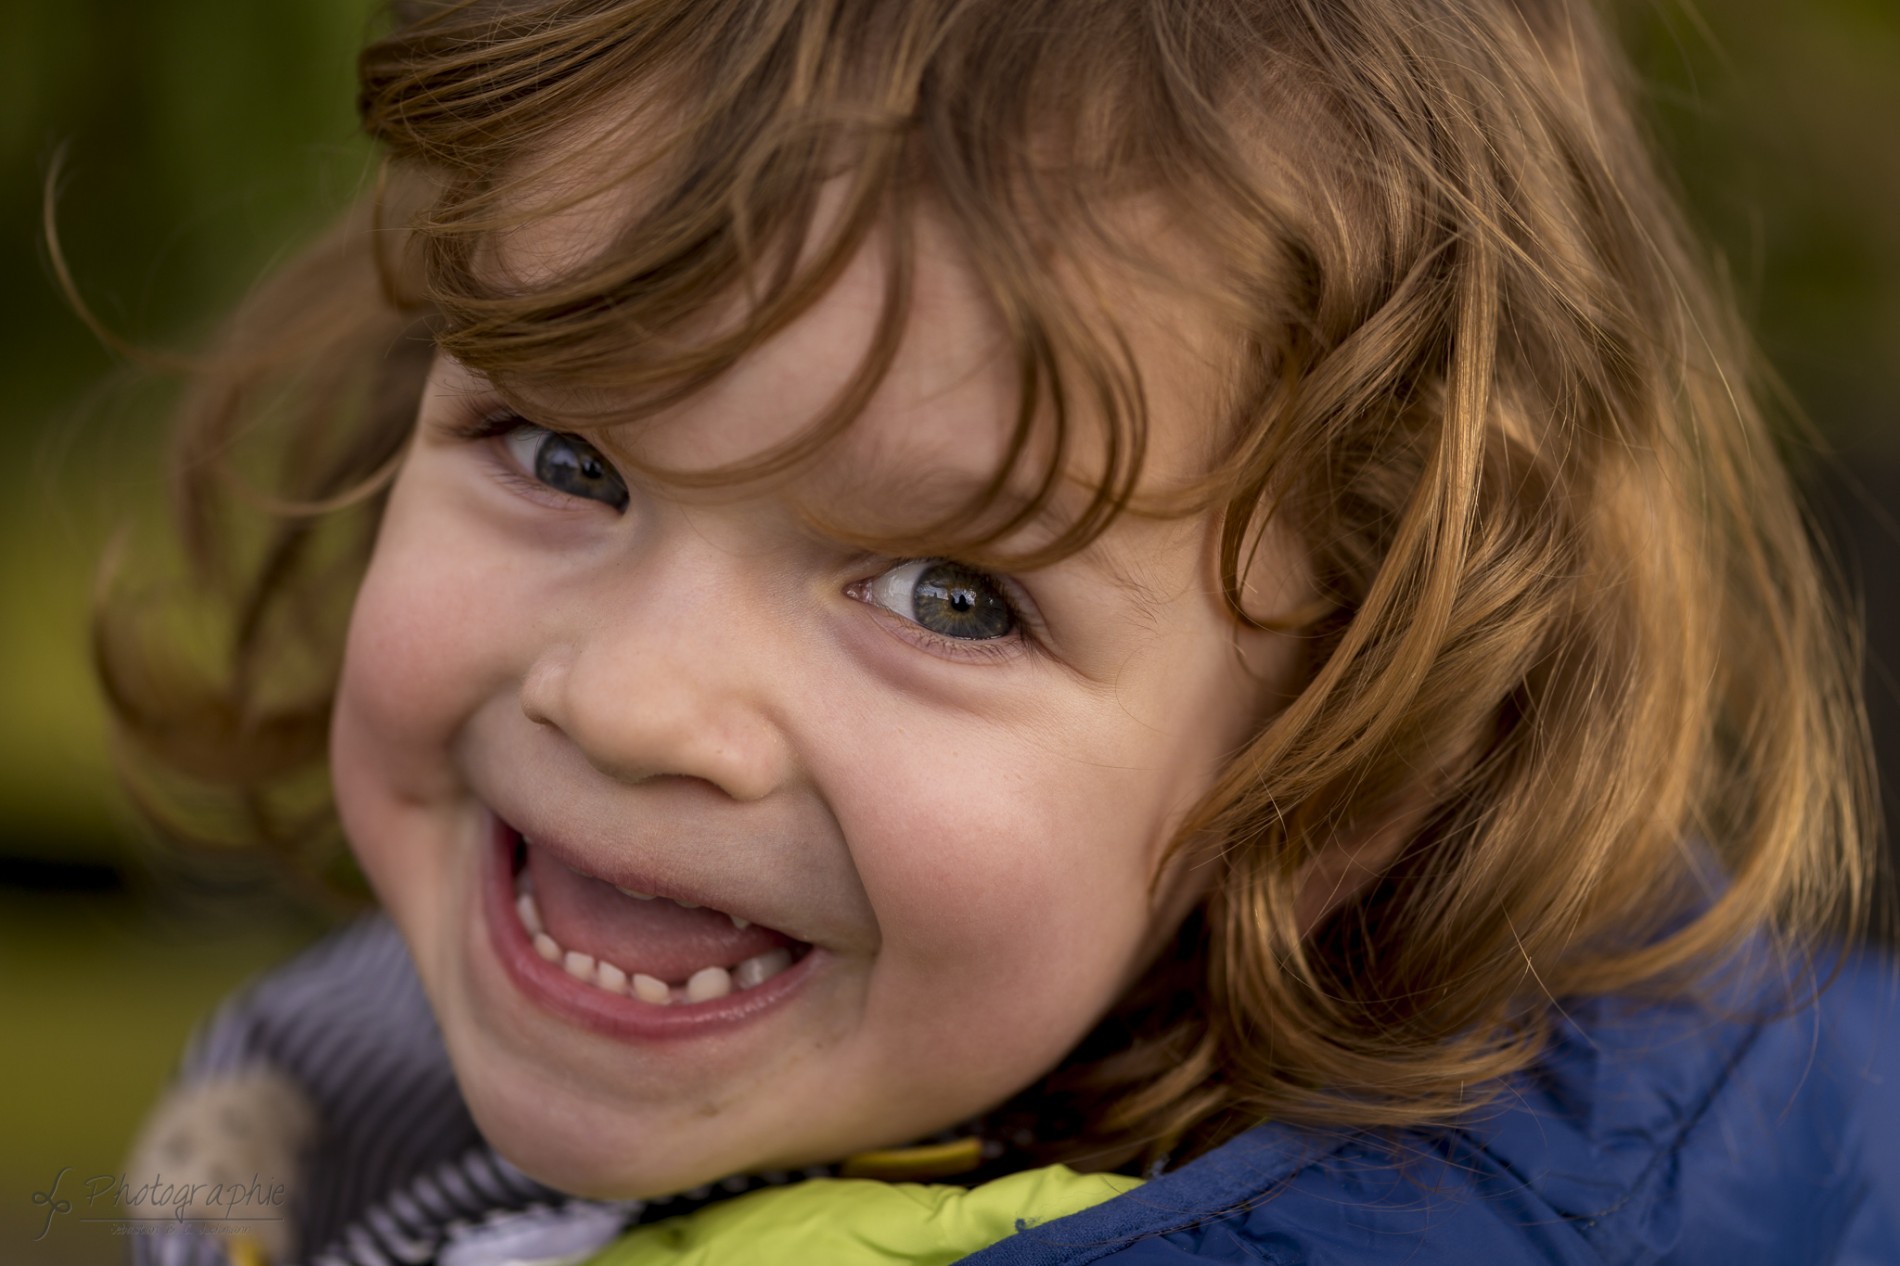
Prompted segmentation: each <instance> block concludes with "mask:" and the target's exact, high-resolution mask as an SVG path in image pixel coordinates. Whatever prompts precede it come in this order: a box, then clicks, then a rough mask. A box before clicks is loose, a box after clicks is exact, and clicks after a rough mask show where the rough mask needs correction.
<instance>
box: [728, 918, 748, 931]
mask: <svg viewBox="0 0 1900 1266" xmlns="http://www.w3.org/2000/svg"><path fill="white" fill-rule="evenodd" d="M726 917H727V918H728V919H731V920H732V926H733V927H736V928H738V929H739V930H740V931H741V932H743V931H745V930H746V929H747V928H749V927H751V926H752V920H750V919H742V918H740V917H739V916H738V915H736V914H729V915H727V916H726Z"/></svg>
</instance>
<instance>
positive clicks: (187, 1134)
mask: <svg viewBox="0 0 1900 1266" xmlns="http://www.w3.org/2000/svg"><path fill="white" fill-rule="evenodd" d="M316 1124H317V1114H316V1110H315V1108H314V1107H312V1105H311V1103H310V1101H309V1099H307V1098H306V1097H305V1096H304V1094H303V1092H302V1090H300V1089H299V1088H298V1086H297V1085H296V1083H295V1082H293V1081H291V1080H290V1078H288V1077H286V1076H284V1075H283V1074H282V1073H280V1072H277V1071H276V1070H274V1069H271V1068H266V1067H262V1066H258V1067H252V1068H247V1069H244V1070H241V1071H239V1072H235V1073H232V1074H230V1075H228V1076H222V1077H217V1078H213V1079H209V1080H206V1081H201V1082H197V1083H195V1084H192V1085H187V1086H178V1087H175V1088H173V1089H172V1090H171V1091H169V1092H168V1093H167V1094H166V1095H165V1096H164V1098H162V1099H160V1100H159V1102H158V1106H157V1107H156V1108H155V1109H153V1111H152V1113H151V1115H150V1116H149V1117H148V1118H147V1119H146V1122H145V1127H144V1128H143V1129H142V1130H140V1131H139V1135H138V1138H137V1140H136V1141H135V1142H134V1143H133V1145H132V1151H131V1154H130V1156H129V1158H128V1159H127V1161H126V1167H125V1174H124V1186H123V1187H122V1188H121V1192H120V1204H121V1213H122V1214H123V1216H125V1217H131V1218H154V1219H156V1218H166V1219H174V1218H176V1217H177V1216H178V1215H179V1213H180V1211H181V1210H182V1213H183V1216H184V1217H185V1218H186V1219H188V1220H192V1221H207V1222H212V1223H214V1225H213V1226H212V1227H210V1228H208V1229H212V1230H214V1231H216V1232H217V1233H218V1234H220V1235H226V1236H230V1237H231V1240H232V1245H231V1247H232V1249H233V1256H234V1260H242V1259H243V1258H244V1257H245V1256H246V1255H247V1252H248V1249H247V1243H246V1242H247V1241H248V1242H249V1243H250V1244H254V1245H255V1246H256V1247H257V1248H258V1249H261V1250H262V1251H263V1252H264V1254H265V1255H266V1256H267V1257H268V1259H269V1260H270V1261H273V1262H282V1261H287V1260H289V1259H290V1258H291V1257H292V1256H293V1254H294V1253H295V1250H296V1247H297V1244H296V1226H295V1223H294V1222H293V1221H292V1219H291V1206H292V1204H293V1203H294V1202H295V1201H296V1199H297V1194H298V1193H297V1183H298V1178H299V1174H298V1172H297V1171H298V1159H299V1157H300V1156H301V1155H302V1153H303V1151H304V1148H305V1146H306V1145H307V1144H308V1143H309V1141H310V1139H311V1136H312V1134H313V1133H314V1132H315V1130H316Z"/></svg>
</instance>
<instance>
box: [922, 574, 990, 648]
mask: <svg viewBox="0 0 1900 1266" xmlns="http://www.w3.org/2000/svg"><path fill="white" fill-rule="evenodd" d="M912 594H913V597H912V599H911V608H912V613H913V618H914V619H916V621H917V623H919V624H921V625H923V626H924V627H925V628H927V629H929V630H930V631H931V632H933V633H936V634H938V635H940V636H943V637H954V638H961V639H963V640H965V641H990V640H993V639H995V638H999V637H1007V636H1008V635H1009V633H1010V631H1011V630H1012V629H1014V628H1015V627H1016V617H1015V614H1014V613H1013V612H1011V611H1010V609H1009V603H1008V602H1007V601H1006V600H1005V599H1004V598H1003V595H1002V594H1001V593H999V592H998V591H997V589H996V586H995V584H994V583H992V582H991V581H990V580H989V578H988V577H986V576H984V575H983V573H981V572H977V571H971V570H970V569H969V568H967V567H962V566H959V565H958V564H956V563H948V562H944V563H936V564H933V565H932V566H930V567H927V568H925V569H924V571H923V573H922V574H921V575H919V576H918V577H917V585H916V588H915V589H914V590H912Z"/></svg>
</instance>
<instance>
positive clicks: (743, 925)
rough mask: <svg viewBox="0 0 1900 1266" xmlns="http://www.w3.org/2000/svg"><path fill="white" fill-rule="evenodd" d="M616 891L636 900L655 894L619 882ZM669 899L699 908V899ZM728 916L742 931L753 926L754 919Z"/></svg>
mask: <svg viewBox="0 0 1900 1266" xmlns="http://www.w3.org/2000/svg"><path fill="white" fill-rule="evenodd" d="M614 891H615V892H618V893H620V894H621V895H622V896H627V897H632V898H633V899H634V900H635V901H651V900H653V894H652V893H650V892H635V891H634V890H633V889H631V888H622V887H621V886H620V885H619V884H615V885H614ZM667 900H668V901H671V902H672V903H673V904H674V905H676V906H678V907H679V908H680V909H682V910H697V909H699V902H697V901H681V900H680V899H679V898H678V897H668V898H667ZM726 917H727V918H728V919H731V920H732V926H733V927H736V928H738V929H739V930H740V931H741V932H743V931H745V930H746V929H747V928H749V927H751V926H752V920H750V919H742V918H740V917H739V916H738V915H736V914H729V915H727V916H726Z"/></svg>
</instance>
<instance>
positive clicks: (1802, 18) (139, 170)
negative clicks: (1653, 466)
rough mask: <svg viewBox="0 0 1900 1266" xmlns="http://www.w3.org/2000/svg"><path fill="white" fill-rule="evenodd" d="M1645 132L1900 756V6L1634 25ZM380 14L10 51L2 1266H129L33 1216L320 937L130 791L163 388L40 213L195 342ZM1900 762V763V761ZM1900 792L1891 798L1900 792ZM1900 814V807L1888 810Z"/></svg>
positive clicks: (205, 0) (1874, 4)
mask: <svg viewBox="0 0 1900 1266" xmlns="http://www.w3.org/2000/svg"><path fill="white" fill-rule="evenodd" d="M1619 15H1620V20H1621V21H1622V23H1623V25H1624V27H1625V29H1626V32H1627V36H1628V40H1629V43H1630V46H1631V48H1632V51H1633V53H1634V55H1635V57H1636V59H1637V61H1638V64H1639V66H1640V68H1641V70H1642V72H1643V76H1644V80H1645V82H1646V84H1647V85H1648V88H1647V107H1648V111H1649V115H1650V117H1651V119H1652V120H1653V123H1654V126H1655V128H1656V130H1657V133H1658V136H1659V138H1660V139H1661V141H1662V143H1663V146H1664V148H1665V150H1666V151H1667V153H1668V155H1669V156H1670V158H1671V159H1672V161H1673V162H1674V164H1675V166H1676V168H1677V170H1678V171H1679V172H1680V173H1681V179H1682V182H1683V184H1684V186H1685V189H1686V191H1687V194H1688V197H1689V200H1690V203H1691V207H1692V212H1693V214H1694V216H1695V218H1696V219H1697V220H1698V221H1699V223H1700V224H1701V225H1702V226H1703V227H1704V228H1705V229H1706V230H1707V231H1708V233H1709V234H1710V235H1711V237H1712V238H1713V240H1714V241H1716V242H1717V244H1718V245H1719V246H1720V248H1721V250H1722V252H1723V254H1724V256H1725V257H1726V259H1727V260H1728V262H1729V265H1730V268H1731V271H1732V272H1733V274H1734V277H1735V280H1736V285H1737V288H1738V289H1739V291H1740V292H1741V293H1742V295H1743V296H1744V299H1745V302H1746V303H1747V305H1748V308H1749V314H1750V316H1751V319H1752V320H1753V322H1754V325H1755V327H1756V329H1757V330H1758V332H1759V334H1760V337H1761V340H1762V342H1763V344H1764V346H1765V347H1766V349H1767V351H1768V353H1769V356H1770V358H1771V359H1772V361H1773V362H1774V364H1775V365H1776V366H1777V367H1778V368H1779V370H1780V371H1781V373H1782V375H1783V376H1784V377H1785V379H1786V380H1787V381H1788V383H1789V384H1790V386H1791V387H1792V389H1793V391H1794V394H1795V396H1796V397H1797V398H1798V399H1799V400H1800V401H1801V402H1802V404H1803V406H1804V407H1805V408H1806V410H1807V412H1808V413H1809V414H1810V415H1811V416H1812V418H1813V419H1814V421H1815V422H1816V424H1817V425H1818V427H1819V428H1820V430H1821V432H1822V433H1823V434H1824V435H1825V437H1826V440H1827V443H1826V445H1825V447H1826V448H1828V449H1831V450H1832V453H1831V455H1830V454H1826V453H1809V454H1805V455H1803V460H1804V461H1805V463H1806V466H1807V472H1806V473H1807V475H1808V477H1809V479H1810V481H1811V483H1812V484H1813V485H1814V486H1815V487H1816V489H1817V493H1818V496H1819V497H1820V499H1821V501H1822V506H1821V514H1822V518H1823V520H1824V521H1825V522H1826V523H1827V524H1828V526H1829V527H1830V529H1831V530H1832V531H1833V532H1834V533H1835V535H1836V537H1837V538H1838V540H1839V542H1840V545H1841V549H1842V552H1843V554H1844V555H1845V556H1846V558H1847V561H1848V564H1849V566H1850V569H1851V570H1852V571H1853V572H1854V573H1855V574H1856V576H1857V578H1858V583H1859V586H1860V590H1861V592H1862V594H1863V597H1864V602H1865V605H1866V608H1867V616H1868V620H1869V624H1870V627H1871V629H1872V637H1873V641H1874V648H1875V657H1876V663H1875V665H1874V667H1873V670H1872V676H1873V680H1872V682H1871V686H1872V691H1871V694H1872V706H1873V709H1874V713H1875V724H1876V727H1877V730H1878V731H1879V732H1880V734H1881V737H1882V740H1883V742H1884V743H1885V745H1886V749H1887V750H1888V751H1894V750H1897V749H1900V706H1897V705H1896V700H1897V699H1900V691H1896V689H1895V686H1894V679H1895V675H1894V672H1893V667H1894V666H1896V665H1900V585H1897V584H1896V581H1895V577H1896V576H1900V529H1897V528H1896V526H1895V517H1896V515H1900V139H1896V135H1895V134H1896V131H1900V5H1896V4H1894V3H1893V0H1807V2H1806V3H1802V4H1794V3H1790V2H1789V0H1722V3H1721V5H1720V7H1719V8H1717V7H1714V6H1711V7H1709V8H1708V9H1705V10H1701V11H1696V10H1692V9H1689V8H1686V7H1684V6H1681V5H1679V4H1675V3H1672V2H1668V0H1623V3H1622V4H1621V5H1620V6H1619ZM372 27H373V17H372V13H371V4H370V3H369V0H275V2H274V3H271V4H268V5H256V4H254V5H235V4H230V3H228V2H227V3H217V2H214V0H163V3H159V4H151V3H144V4H141V3H133V2H132V0H11V2H10V4H9V5H8V7H7V11H6V23H5V29H6V38H5V39H4V40H0V171H3V173H4V175H3V177H0V295H4V301H5V305H6V307H5V317H4V321H5V332H6V337H5V339H4V340H3V341H0V357H4V378H3V379H0V381H4V383H5V385H6V387H7V390H8V393H9V408H8V409H7V410H6V412H5V413H4V415H0V428H4V429H3V430H0V436H3V437H4V439H5V440H6V441H7V443H8V448H9V451H10V452H11V460H10V461H7V462H5V463H0V577H4V584H3V585H0V665H4V669H0V692H4V693H3V694H0V717H4V718H5V724H4V725H0V1261H6V1262H29V1263H81V1262H107V1261H114V1260H117V1258H118V1257H119V1255H120V1247H121V1245H120V1242H119V1241H117V1240H115V1239H114V1238H113V1237H112V1236H111V1235H110V1233H109V1229H108V1228H106V1227H103V1226H96V1225H80V1224H78V1223H76V1221H75V1220H74V1219H71V1218H64V1219H61V1220H59V1221H58V1222H56V1223H55V1224H54V1225H53V1226H52V1228H51V1230H50V1232H49V1233H48V1234H47V1235H46V1237H45V1238H44V1239H40V1240H37V1241H36V1240H35V1239H34V1237H35V1236H36V1235H37V1234H38V1233H39V1232H40V1229H41V1226H42V1224H43V1223H44V1221H45V1209H44V1208H43V1207H42V1206H38V1205H35V1204H34V1203H33V1202H32V1199H31V1197H32V1194H33V1193H35V1192H40V1191H44V1190H45V1189H46V1187H47V1185H48V1184H49V1183H50V1182H51V1181H52V1178H53V1176H54V1174H55V1173H56V1172H57V1171H58V1170H59V1169H60V1168H62V1167H65V1166H72V1167H73V1169H74V1173H75V1174H92V1173H101V1172H106V1171H110V1170H113V1169H115V1168H116V1167H117V1165H118V1163H119V1158H120V1155H121V1153H122V1151H123V1149H124V1147H125V1144H126V1142H127V1140H128V1138H129V1135H130V1132H131V1131H132V1130H133V1129H134V1128H135V1126H136V1123H137V1121H138V1119H139V1114H140V1112H141V1111H142V1109H143V1107H144V1105H146V1104H148V1103H149V1102H150V1100H151V1099H152V1097H153V1095H154V1094H155V1093H156V1091H157V1090H158V1088H159V1086H160V1085H161V1084H162V1082H163V1080H164V1078H165V1076H166V1074H167V1071H168V1070H169V1068H170V1066H171V1063H172V1061H173V1060H174V1059H175V1057H176V1054H177V1051H178V1049H179V1047H180V1046H181V1044H182V1042H183V1040H184V1038H185V1036H186V1034H187V1032H188V1031H189V1029H190V1026H191V1024H192V1022H193V1021H194V1019H195V1018H196V1017H198V1016H199V1015H201V1014H202V1013H203V1012H204V1011H205V1009H206V1008H207V1007H209V1006H210V1005H211V1004H212V1002H213V1001H214V1000H215V999H216V998H218V997H219V996H221V995H222V994H223V993H225V992H226V991H228V990H229V989H230V988H231V986H233V985H234V984H236V983H237V982H238V981H240V980H241V979H242V978H243V977H244V976H246V975H247V974H249V973H250V972H252V971H254V970H256V969H257V968H258V967H259V966H261V965H264V964H266V963H268V962H270V961H273V960H275V959H277V958H279V957H281V956H283V955H284V954H286V953H288V952H290V951H291V950H292V949H294V948H295V947H296V946H297V945H299V944H302V943H304V942H305V941H307V940H308V939H309V938H311V937H312V936H314V935H316V934H318V933H319V932H320V931H321V930H322V920H321V918H320V917H319V916H318V915H317V914H315V913H314V912H311V911H308V910H304V909H302V908H300V907H298V906H297V905H295V904H294V903H292V902H291V901H289V900H288V899H287V898H285V897H284V896H282V895H281V894H278V893H276V892H274V891H273V890H272V888H271V887H270V886H269V884H268V883H266V882H263V881H262V880H260V879H259V877H257V876H256V875H250V874H243V875H217V874H211V873H205V872H196V873H187V872H184V871H181V870H180V869H178V868H177V867H174V866H170V865H167V864H165V863H164V862H163V861H162V859H159V858H157V857H156V856H155V855H154V853H153V851H152V850H151V849H150V848H149V847H148V846H147V845H145V844H144V843H143V840H142V836H141V835H140V833H139V831H138V829H137V828H136V827H135V825H134V824H133V821H132V818H131V816H130V814H129V813H128V812H127V810H126V808H125V807H124V804H123V802H122V800H121V799H120V798H119V796H118V795H117V793H116V792H115V790H114V785H113V779H112V776H111V773H110V769H109V762H108V760H107V757H106V754H105V749H104V744H103V738H102V727H101V724H100V720H99V711H98V704H97V700H96V696H95V692H94V690H93V687H92V685H91V683H90V680H89V677H88V673H87V668H86V650H85V648H86V635H85V618H86V607H87V596H88V588H89V584H90V573H91V569H92V567H93V561H94V559H95V558H96V557H97V555H98V552H99V550H100V548H101V547H102V544H103V542H104V541H105V539H106V537H107V534H108V532H109V530H110V528H111V526H112V525H113V522H114V520H115V518H116V517H117V516H118V515H119V513H120V511H122V510H124V509H125V508H126V507H127V506H128V505H137V504H140V503H141V502H150V503H153V504H156V503H157V502H158V501H159V499H160V498H161V497H162V481H161V479H160V477H159V475H158V469H157V466H156V464H155V454H156V451H157V434H156V413H157V409H156V407H157V406H158V405H159V404H160V403H161V402H162V400H163V398H164V390H163V388H164V384H163V383H162V382H155V381H153V380H152V379H151V378H150V377H149V376H147V377H144V378H141V377H140V376H138V375H133V374H128V373H126V372H124V370H125V367H124V366H123V365H122V364H121V363H120V361H119V359H118V358H117V357H115V356H113V355H111V354H109V353H108V352H107V351H106V350H105V349H104V348H102V347H101V346H100V345H99V343H98V342H97V341H96V340H95V339H94V338H93V337H92V335H91V334H89V333H88V332H87V331H86V329H85V328H84V326H83V325H82V324H81V323H80V322H79V321H78V320H77V319H76V318H75V317H74V316H73V315H72V313H71V311H70V310H69V308H68V307H67V305H66V304H65V302H64V301H63V300H62V299H61V297H60V295H59V292H58V288H57V286H56V285H55V284H54V282H53V280H52V274H51V270H50V268H49V266H48V263H47V252H46V249H45V246H44V243H43V240H42V235H41V227H40V225H41V200H42V195H43V193H44V190H45V185H46V181H47V178H48V174H49V172H51V171H52V170H53V166H54V158H55V155H56V154H63V156H64V166H63V169H62V174H61V176H60V178H59V182H58V188H57V191H56V192H57V195H58V199H57V200H58V223H59V226H60V232H61V235H62V238H63V243H62V245H63V248H64V254H65V256H66V258H67V259H68V260H69V261H70V263H71V266H72V270H73V273H74V276H75V279H76V281H77V283H78V285H79V287H80V288H81V290H82V291H83V292H84V294H85V295H86V296H87V297H88V299H89V301H90V302H91V303H92V305H93V306H94V308H95V309H96V310H97V311H98V313H99V315H100V316H101V317H102V318H103V319H104V320H105V321H106V322H107V323H109V324H110V325H111V326H113V327H114V328H115V329H117V330H118V331H120V332H122V333H124V334H126V335H128V336H130V337H131V338H132V339H134V340H135V341H136V342H139V343H141V344H144V345H147V346H157V347H183V346H189V344H190V342H191V340H192V338H193V337H194V336H195V335H197V334H199V333H201V332H202V331H203V330H204V329H205V328H206V326H207V325H208V323H209V322H210V321H212V320H213V319H215V317H216V315H217V314H218V313H219V312H220V311H221V310H222V309H224V308H225V307H226V306H228V305H229V303H230V302H231V301H232V300H233V299H235V298H236V297H237V296H238V295H239V294H240V293H242V292H243V290H244V289H245V287H246V286H247V285H248V284H249V283H250V282H252V281H253V280H254V279H255V278H256V277H258V276H259V275H260V273H262V272H264V271H266V270H268V269H269V267H270V266H271V264H272V262H273V261H275V260H278V259H281V258H282V257H283V256H284V255H285V254H286V253H287V252H288V251H289V250H291V249H292V248H293V247H294V245H295V244H296V243H297V242H299V241H300V240H303V239H304V238H307V237H308V236H309V235H310V234H311V233H312V232H313V231H314V230H315V229H316V228H317V226H319V225H321V224H322V223H323V222H324V221H325V220H326V219H327V218H328V217H329V216H330V215H332V214H333V213H334V212H335V211H336V210H337V209H338V208H340V207H341V206H342V205H343V204H344V203H346V202H347V201H349V200H350V199H351V198H352V197H353V196H354V195H355V193H357V192H358V191H359V190H360V189H361V188H362V185H363V182H364V180H365V179H366V177H367V174H368V171H369V163H370V155H369V152H368V149H367V147H366V146H364V145H363V144H362V143H361V142H360V141H359V140H358V139H357V138H356V137H355V136H354V133H353V120H352V115H351V108H350V106H351V100H352V97H353V80H352V58H353V53H354V49H355V48H356V47H357V46H358V45H359V43H360V42H361V40H362V38H363V36H364V34H365V33H366V32H367V31H369V30H370V29H372ZM1888 764H1889V767H1890V768H1891V767H1892V765H1893V762H1892V760H1891V759H1889V761H1888ZM1889 785H1890V786H1892V785H1894V783H1893V780H1892V779H1891V778H1889ZM1889 798H1890V799H1891V798H1892V797H1891V796H1890V797H1889Z"/></svg>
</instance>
